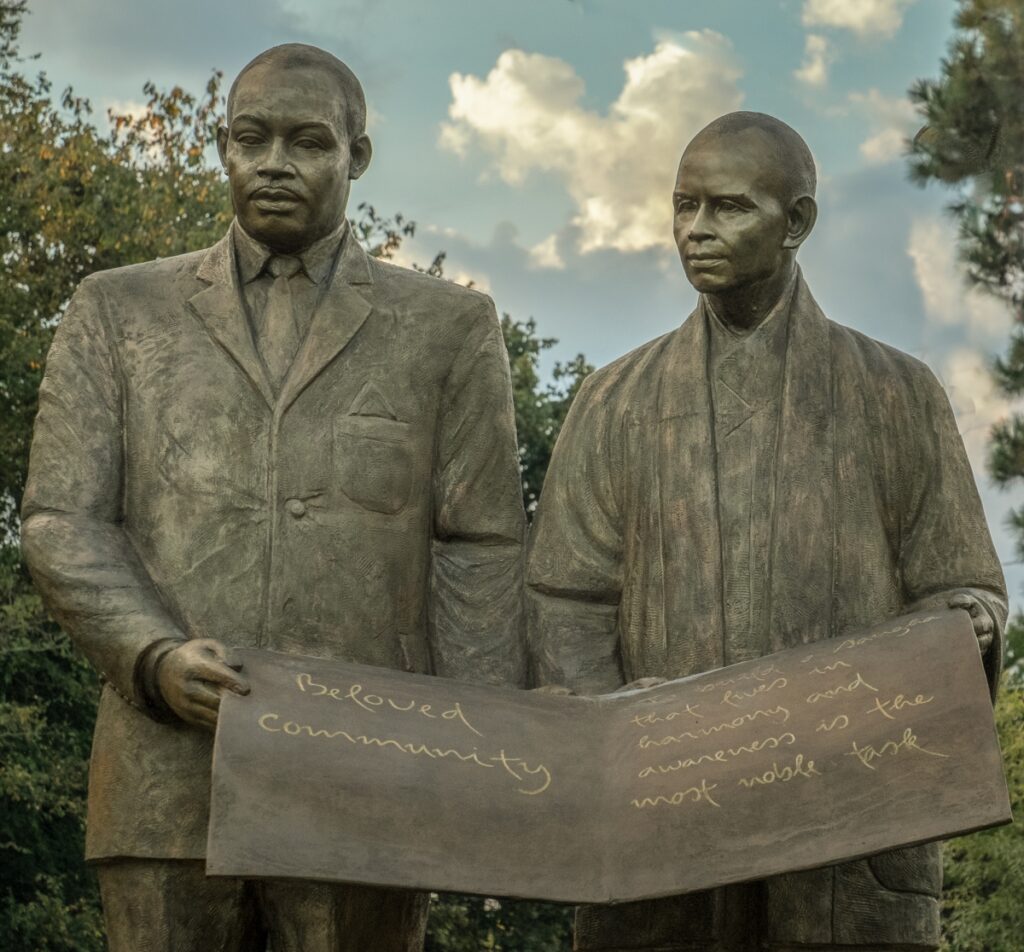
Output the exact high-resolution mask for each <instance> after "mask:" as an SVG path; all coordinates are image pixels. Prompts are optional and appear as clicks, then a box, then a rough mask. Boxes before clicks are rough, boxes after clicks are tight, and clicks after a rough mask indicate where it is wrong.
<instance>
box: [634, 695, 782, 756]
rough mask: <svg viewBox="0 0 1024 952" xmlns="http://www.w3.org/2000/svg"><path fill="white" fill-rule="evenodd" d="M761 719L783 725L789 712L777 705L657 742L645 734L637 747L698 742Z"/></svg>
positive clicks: (670, 736)
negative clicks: (703, 738) (690, 741)
mask: <svg viewBox="0 0 1024 952" xmlns="http://www.w3.org/2000/svg"><path fill="white" fill-rule="evenodd" d="M762 717H763V718H766V719H767V720H770V721H772V722H774V723H776V724H785V723H786V721H788V720H789V710H788V709H787V708H785V707H782V706H781V705H779V706H778V707H772V708H767V709H765V710H758V711H750V712H749V713H747V714H739V715H737V716H736V717H734V718H733V719H732V720H731V721H725V722H724V723H722V724H714V725H712V726H711V727H698V728H695V729H694V730H692V731H683V732H682V733H681V734H669V735H668V736H666V737H662V738H660V739H659V740H653V739H652V738H651V737H649V736H648V735H647V734H644V736H643V737H641V738H640V740H639V741H637V746H638V747H639V748H640V749H641V750H646V749H647V748H648V747H664V746H665V745H666V744H681V743H684V742H685V741H686V740H687V739H689V740H700V739H701V738H702V737H709V736H711V735H712V734H717V733H718V732H719V731H724V730H736V729H738V728H740V727H743V726H744V725H746V724H750V723H753V722H754V721H756V720H758V719H759V718H762Z"/></svg>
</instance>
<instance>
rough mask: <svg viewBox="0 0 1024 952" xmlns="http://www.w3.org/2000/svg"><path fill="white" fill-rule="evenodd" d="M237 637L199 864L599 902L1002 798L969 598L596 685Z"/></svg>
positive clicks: (805, 860) (904, 834)
mask: <svg viewBox="0 0 1024 952" xmlns="http://www.w3.org/2000/svg"><path fill="white" fill-rule="evenodd" d="M239 654H240V657H241V660H242V662H243V664H244V668H243V670H244V673H245V675H246V676H247V677H248V679H249V680H250V682H251V684H252V693H251V694H250V695H249V696H248V697H244V698H243V697H237V696H233V695H229V696H228V697H227V698H226V699H225V701H224V703H223V706H222V708H221V715H220V723H219V727H218V731H217V738H216V745H215V751H214V770H213V792H212V815H211V821H210V836H209V849H208V856H207V871H208V872H209V873H210V874H211V875H230V876H242V877H296V878H302V879H317V880H329V881H347V882H359V883H368V884H377V885H388V886H405V887H416V888H424V889H433V890H442V891H456V892H473V893H483V894H486V895H492V896H519V897H530V898H536V899H548V900H554V901H561V902H612V901H624V900H633V899H641V898H648V897H657V896H664V895H671V894H674V893H681V892H689V891H691V890H697V889H705V888H709V887H713V886H720V885H724V884H726V883H733V882H739V881H742V880H750V879H759V878H762V877H764V876H768V875H772V874H775V873H781V872H787V871H792V870H799V869H806V868H810V867H814V866H822V865H826V864H829V863H835V862H839V861H842V860H848V859H854V858H856V857H860V856H865V855H869V854H871V853H876V852H879V851H881V850H884V849H888V848H893V847H899V846H907V845H910V844H914V843H921V842H924V841H927V840H933V839H937V838H940V837H945V836H950V835H953V834H956V833H962V832H966V831H969V830H975V829H980V828H982V827H987V826H993V825H996V824H1000V823H1005V822H1008V821H1009V820H1010V807H1009V801H1008V797H1007V791H1006V783H1005V780H1004V778H1003V773H1002V765H1001V761H1000V755H999V748H998V745H997V741H996V736H995V730H994V727H993V719H992V710H991V704H990V701H989V693H988V687H987V684H986V681H985V676H984V672H983V670H982V665H981V659H980V657H979V653H978V648H977V643H976V641H975V638H974V635H973V633H972V630H971V624H970V621H969V619H968V617H967V615H966V613H964V612H949V611H947V612H941V613H931V614H919V615H912V616H908V617H905V618H902V619H897V620H894V621H890V622H888V623H886V624H884V625H880V626H878V627H876V628H873V629H870V630H867V631H864V632H860V633H858V634H856V635H852V636H850V637H845V638H842V639H836V640H833V641H825V642H819V643H817V644H813V645H808V646H806V647H801V648H795V649H790V650H788V651H783V652H780V653H778V654H775V655H771V656H769V657H765V658H762V659H760V660H758V661H752V662H747V663H744V664H739V665H734V666H732V667H729V668H722V669H719V670H717V671H711V672H708V673H706V674H702V675H698V676H695V677H691V678H687V679H685V680H681V681H674V682H671V683H669V684H665V685H662V686H659V687H657V688H653V689H649V690H645V691H635V692H631V693H627V694H620V695H608V696H604V697H600V698H572V697H570V698H561V697H550V696H546V695H542V694H536V693H530V692H527V691H514V690H507V689H500V688H490V687H483V686H479V685H473V684H465V683H460V682H456V681H450V680H444V679H440V678H433V677H428V676H425V675H422V676H421V675H409V674H404V673H400V672H396V671H390V670H386V669H382V668H370V667H365V666H360V665H353V664H343V663H337V662H332V661H323V660H314V659H310V658H302V657H295V656H292V655H282V654H274V653H271V652H265V651H256V650H246V651H241V652H239Z"/></svg>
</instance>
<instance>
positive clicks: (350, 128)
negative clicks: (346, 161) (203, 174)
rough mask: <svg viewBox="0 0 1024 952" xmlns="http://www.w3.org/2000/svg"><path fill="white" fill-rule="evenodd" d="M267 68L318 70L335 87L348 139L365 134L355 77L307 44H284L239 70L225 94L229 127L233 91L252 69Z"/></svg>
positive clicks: (363, 106)
mask: <svg viewBox="0 0 1024 952" xmlns="http://www.w3.org/2000/svg"><path fill="white" fill-rule="evenodd" d="M257 67H260V68H265V69H266V68H269V69H282V70H285V69H311V68H313V69H320V70H323V71H324V72H325V73H327V74H328V75H329V76H331V77H332V78H333V79H334V81H335V85H336V86H337V88H338V99H339V101H340V102H341V103H342V105H343V106H344V115H345V126H346V131H347V132H348V136H349V138H350V139H354V138H355V137H356V136H360V135H362V134H363V133H364V132H365V131H366V97H365V95H364V94H363V87H362V85H361V84H360V82H359V80H358V79H357V78H356V74H355V73H353V72H352V70H350V69H349V68H348V67H347V66H346V65H345V64H344V63H343V62H342V61H341V60H340V59H338V57H336V56H334V55H333V54H331V53H328V52H327V51H326V50H322V49H320V48H319V47H317V46H309V45H308V44H306V43H285V44H283V45H281V46H273V47H271V48H270V49H269V50H264V51H263V52H262V53H260V54H259V56H257V57H255V58H254V59H252V60H250V61H249V62H248V63H246V64H245V66H243V67H242V70H241V72H240V73H239V74H238V75H237V76H236V77H235V81H234V82H233V83H232V84H231V90H230V92H228V116H227V121H228V125H230V124H231V117H232V114H233V113H234V106H235V92H236V91H237V89H238V84H239V83H240V82H241V80H242V77H243V76H245V74H246V73H248V72H250V71H251V70H253V69H255V68H257Z"/></svg>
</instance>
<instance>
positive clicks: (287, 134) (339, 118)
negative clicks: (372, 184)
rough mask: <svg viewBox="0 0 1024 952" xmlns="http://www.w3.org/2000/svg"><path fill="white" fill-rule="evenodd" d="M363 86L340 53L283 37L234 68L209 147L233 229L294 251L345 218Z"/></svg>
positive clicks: (360, 138)
mask: <svg viewBox="0 0 1024 952" xmlns="http://www.w3.org/2000/svg"><path fill="white" fill-rule="evenodd" d="M365 130H366V100H365V98H364V96H363V89H362V86H360V84H359V80H358V79H356V77H355V75H354V74H353V72H352V71H351V70H350V69H349V68H348V67H347V66H346V65H345V64H344V63H343V62H341V60H339V59H337V58H336V57H335V56H332V55H331V54H330V53H327V52H325V51H324V50H321V49H318V48H317V47H315V46H307V45H305V44H302V43H288V44H285V45H284V46H275V47H273V48H272V49H269V50H266V51H265V52H263V53H260V55H259V56H257V57H256V58H255V59H254V60H252V62H250V63H249V64H248V65H246V66H245V67H243V69H242V71H241V72H240V73H239V74H238V77H237V78H236V79H235V81H234V83H233V84H232V86H231V91H230V93H229V94H228V113H227V124H226V125H225V126H222V127H221V128H220V130H219V131H218V136H217V146H218V149H219V151H220V157H221V162H222V163H223V165H224V168H225V170H226V171H227V174H228V179H229V182H230V186H231V200H232V203H233V204H234V208H235V214H236V215H237V216H238V221H239V223H240V224H241V225H242V227H243V228H244V229H245V230H246V231H247V232H248V233H249V234H250V235H252V237H254V238H256V239H257V240H259V241H262V242H263V243H264V244H266V245H269V246H270V247H271V248H272V249H273V250H274V251H278V252H281V253H294V252H296V251H301V250H303V249H304V248H307V247H309V245H311V244H312V243H313V242H315V241H316V240H317V239H319V238H322V237H324V236H325V235H329V234H330V233H331V232H332V231H334V229H335V228H337V227H338V226H339V225H340V224H341V223H342V221H343V220H344V218H345V208H346V205H347V204H348V194H349V188H350V182H351V181H352V180H353V179H357V178H359V176H360V175H362V174H363V172H364V171H365V170H366V167H367V165H369V163H370V155H371V148H370V140H369V138H368V137H367V135H366V131H365Z"/></svg>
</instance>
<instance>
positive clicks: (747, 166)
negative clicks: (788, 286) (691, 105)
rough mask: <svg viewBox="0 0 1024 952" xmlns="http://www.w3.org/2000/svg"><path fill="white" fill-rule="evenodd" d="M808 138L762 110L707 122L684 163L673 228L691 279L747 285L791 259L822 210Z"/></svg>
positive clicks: (721, 286) (715, 288)
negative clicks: (816, 197)
mask: <svg viewBox="0 0 1024 952" xmlns="http://www.w3.org/2000/svg"><path fill="white" fill-rule="evenodd" d="M816 180H817V176H816V174H815V170H814V159H813V158H812V157H811V152H810V150H809V149H808V148H807V143H805V142H804V140H803V139H801V138H800V136H799V135H798V134H797V133H796V132H795V131H794V130H793V129H791V128H790V127H789V126H787V125H786V124H785V123H784V122H780V121H779V120H778V119H773V118H772V117H771V116H766V115H764V114H763V113H759V112H732V113H729V114H728V115H725V116H722V117H720V118H718V119H716V120H715V121H714V122H712V123H711V124H710V125H708V126H705V127H704V128H703V129H702V130H701V131H700V132H698V133H697V135H696V136H695V137H694V138H693V140H692V141H691V142H690V144H689V145H688V146H687V147H686V151H685V152H683V157H682V159H681V160H680V162H679V174H678V175H677V177H676V188H675V192H674V195H673V202H674V208H675V216H674V224H673V232H674V234H675V238H676V245H677V246H678V248H679V256H680V258H681V259H682V262H683V269H684V270H685V271H686V277H687V278H688V279H689V281H690V283H691V284H692V285H693V286H694V287H695V288H696V289H697V290H698V291H700V292H702V293H707V294H729V293H731V292H736V291H742V290H743V289H744V288H747V287H749V286H751V285H754V284H756V283H758V282H764V281H767V280H769V279H771V278H772V277H773V276H774V275H777V274H778V273H779V272H780V270H782V269H788V268H791V267H792V266H793V259H794V257H795V255H796V250H797V248H799V247H800V245H801V243H802V242H803V240H804V239H805V238H806V237H807V236H808V235H809V234H810V233H811V229H812V228H813V227H814V221H815V218H816V216H817V205H816V204H815V201H814V189H815V185H816Z"/></svg>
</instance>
